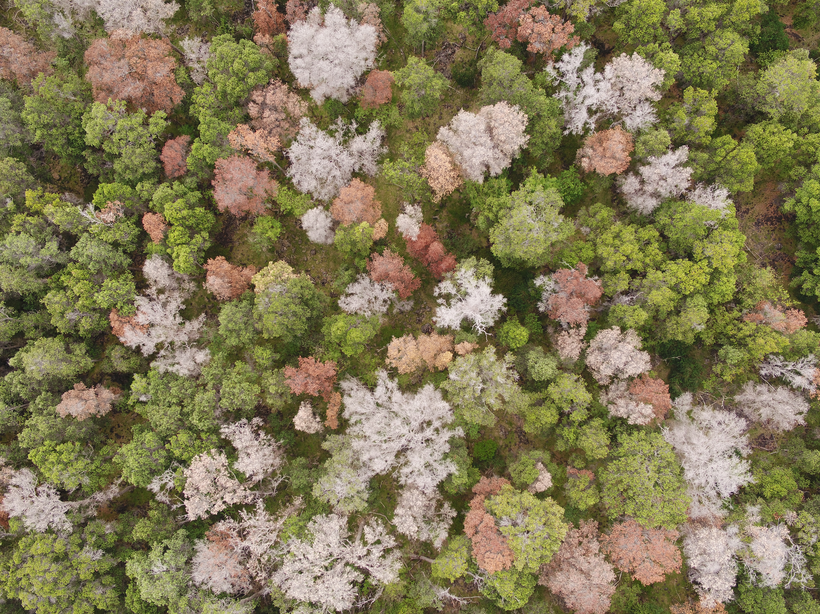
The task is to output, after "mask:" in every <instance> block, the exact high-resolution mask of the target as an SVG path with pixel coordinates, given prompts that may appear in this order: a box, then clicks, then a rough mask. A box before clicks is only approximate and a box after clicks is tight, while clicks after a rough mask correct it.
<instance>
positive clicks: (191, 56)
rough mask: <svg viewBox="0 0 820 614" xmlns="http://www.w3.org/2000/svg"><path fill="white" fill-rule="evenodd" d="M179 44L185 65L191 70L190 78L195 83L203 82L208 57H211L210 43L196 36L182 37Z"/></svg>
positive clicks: (200, 83)
mask: <svg viewBox="0 0 820 614" xmlns="http://www.w3.org/2000/svg"><path fill="white" fill-rule="evenodd" d="M179 46H180V47H182V50H183V51H184V52H185V65H186V66H187V67H188V70H190V71H191V80H192V81H193V82H194V83H196V84H197V85H202V84H203V83H204V82H205V77H206V76H207V73H206V71H205V68H206V66H207V65H208V58H210V57H211V43H209V42H207V41H204V40H201V39H198V38H187V37H186V38H183V39H182V40H181V41H180V42H179Z"/></svg>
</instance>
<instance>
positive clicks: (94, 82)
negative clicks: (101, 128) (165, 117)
mask: <svg viewBox="0 0 820 614" xmlns="http://www.w3.org/2000/svg"><path fill="white" fill-rule="evenodd" d="M170 52H171V45H170V43H168V42H167V41H164V40H157V39H148V38H142V37H141V36H140V35H139V34H136V35H132V34H130V33H129V32H127V31H124V30H117V31H115V32H112V34H111V37H110V38H107V39H106V38H101V39H97V40H95V41H94V42H93V43H91V46H90V47H89V48H88V49H87V50H86V52H85V63H86V64H87V65H88V72H87V73H86V79H88V81H90V82H91V86H92V87H93V88H94V100H96V101H97V102H100V103H102V104H106V103H107V102H108V100H109V99H111V100H127V101H128V102H130V103H131V104H132V105H134V106H135V107H140V108H142V109H144V110H145V111H147V112H148V113H154V112H155V111H159V110H162V111H165V112H166V113H170V112H171V111H172V110H173V108H174V107H175V106H177V105H178V104H179V103H180V102H181V101H182V98H183V97H184V96H185V92H184V91H182V88H181V87H179V85H177V82H176V80H175V79H174V69H175V68H176V67H177V63H176V60H174V58H173V57H170V56H169V54H170Z"/></svg>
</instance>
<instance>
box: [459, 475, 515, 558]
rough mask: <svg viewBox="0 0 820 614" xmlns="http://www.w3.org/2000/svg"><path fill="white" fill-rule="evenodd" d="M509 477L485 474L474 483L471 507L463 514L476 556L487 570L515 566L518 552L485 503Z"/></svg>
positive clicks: (465, 532) (507, 482)
mask: <svg viewBox="0 0 820 614" xmlns="http://www.w3.org/2000/svg"><path fill="white" fill-rule="evenodd" d="M505 484H509V481H508V480H505V479H504V478H497V477H492V478H488V477H482V478H481V480H480V481H479V482H478V484H476V485H475V486H473V492H474V493H475V497H473V499H472V501H470V511H469V512H467V516H466V517H465V518H464V534H465V535H467V537H469V538H470V541H471V542H472V544H473V557H474V558H475V560H476V563H477V564H478V566H479V567H480V568H481V569H483V570H484V571H486V572H489V573H495V572H496V571H501V570H502V569H509V568H510V567H512V563H513V559H514V558H515V555H514V553H513V551H512V549H511V548H510V546H509V544H508V543H507V538H506V537H504V536H503V535H502V534H501V532H500V531H499V530H498V527H497V526H496V524H495V518H493V517H492V515H490V514H489V513H488V512H487V510H486V509H485V507H484V501H485V500H486V499H487V497H491V496H493V495H497V494H498V493H499V492H501V488H502V487H503V486H504V485H505Z"/></svg>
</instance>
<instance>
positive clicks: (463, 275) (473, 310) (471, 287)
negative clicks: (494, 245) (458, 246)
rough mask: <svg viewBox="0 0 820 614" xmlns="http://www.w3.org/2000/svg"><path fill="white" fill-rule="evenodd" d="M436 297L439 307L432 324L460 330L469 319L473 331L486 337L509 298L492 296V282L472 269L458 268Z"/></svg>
mask: <svg viewBox="0 0 820 614" xmlns="http://www.w3.org/2000/svg"><path fill="white" fill-rule="evenodd" d="M434 294H435V295H436V296H437V297H438V307H437V308H436V315H435V317H434V318H433V321H434V322H435V323H436V326H440V327H442V328H452V329H455V330H458V329H459V328H461V322H462V321H463V320H467V321H468V322H469V323H470V324H471V325H472V327H473V330H474V331H476V332H478V333H484V334H486V333H487V329H488V328H491V327H492V326H493V325H494V324H495V322H496V320H498V318H499V317H500V316H501V313H502V312H504V311H506V310H507V307H506V303H507V299H506V298H504V297H503V296H502V295H501V294H493V293H492V287H491V286H490V280H489V279H487V278H485V277H479V276H477V275H476V273H475V271H474V270H472V269H464V268H461V267H459V268H457V269H456V270H455V272H454V273H452V274H449V275H448V277H447V278H446V279H445V280H444V281H442V282H440V283H439V284H438V285H437V286H436V289H435V290H434Z"/></svg>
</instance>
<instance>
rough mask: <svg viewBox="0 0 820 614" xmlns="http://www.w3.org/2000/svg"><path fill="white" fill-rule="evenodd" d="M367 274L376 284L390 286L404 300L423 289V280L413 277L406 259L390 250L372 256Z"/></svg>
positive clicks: (368, 263)
mask: <svg viewBox="0 0 820 614" xmlns="http://www.w3.org/2000/svg"><path fill="white" fill-rule="evenodd" d="M367 272H368V274H369V275H370V279H372V280H373V281H374V282H377V283H381V282H384V283H387V284H390V285H391V286H392V287H393V288H395V290H396V292H398V294H399V297H400V298H402V299H406V298H408V297H409V296H410V295H411V294H413V292H414V291H415V290H417V289H418V288H420V287H421V280H419V279H418V278H417V277H416V276H415V275H413V271H412V270H411V269H410V267H409V266H407V265H406V264H404V259H403V258H402V257H401V256H399V255H398V254H394V253H393V252H391V251H390V250H389V249H386V250H384V252H382V253H381V254H378V253H375V254H372V255H371V256H370V260H368V262H367Z"/></svg>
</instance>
